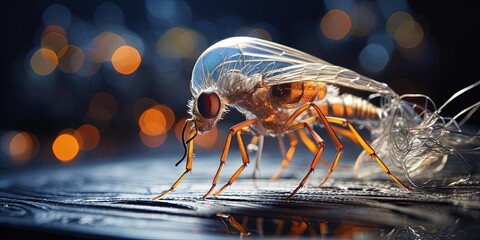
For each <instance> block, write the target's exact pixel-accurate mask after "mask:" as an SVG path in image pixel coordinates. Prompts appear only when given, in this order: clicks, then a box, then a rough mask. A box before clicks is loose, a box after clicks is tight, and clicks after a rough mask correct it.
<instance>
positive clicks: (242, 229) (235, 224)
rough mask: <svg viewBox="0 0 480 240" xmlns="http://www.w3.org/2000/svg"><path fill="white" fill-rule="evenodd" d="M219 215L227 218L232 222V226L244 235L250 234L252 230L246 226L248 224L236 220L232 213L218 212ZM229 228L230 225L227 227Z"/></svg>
mask: <svg viewBox="0 0 480 240" xmlns="http://www.w3.org/2000/svg"><path fill="white" fill-rule="evenodd" d="M217 216H218V217H221V218H225V219H227V221H228V222H229V223H230V225H232V227H234V228H235V229H237V230H238V231H239V232H240V233H241V234H242V235H243V236H247V237H248V236H250V232H249V231H248V229H247V228H246V227H245V226H246V224H241V223H239V222H237V220H235V218H234V217H233V216H232V215H230V214H228V213H217ZM222 221H223V220H222ZM225 226H226V225H225ZM227 230H228V227H227ZM227 232H228V231H227Z"/></svg>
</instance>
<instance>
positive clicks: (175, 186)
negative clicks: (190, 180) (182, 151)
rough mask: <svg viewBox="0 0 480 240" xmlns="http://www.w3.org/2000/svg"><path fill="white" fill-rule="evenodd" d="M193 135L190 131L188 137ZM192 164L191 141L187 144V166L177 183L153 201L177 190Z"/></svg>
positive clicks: (193, 131)
mask: <svg viewBox="0 0 480 240" xmlns="http://www.w3.org/2000/svg"><path fill="white" fill-rule="evenodd" d="M194 135H195V130H194V129H192V130H191V131H190V137H193V136H194ZM192 162H193V141H190V142H189V143H188V155H187V164H186V167H185V172H184V173H183V174H182V175H181V176H180V177H179V178H178V180H177V181H175V183H174V184H173V185H172V187H170V189H168V190H166V191H164V192H163V193H162V194H160V195H158V196H156V197H154V198H153V200H158V199H160V198H163V197H164V196H165V195H167V194H169V193H170V192H171V191H173V190H174V189H175V188H177V186H178V184H180V182H181V181H182V180H183V178H185V176H186V175H187V173H189V172H190V171H192Z"/></svg>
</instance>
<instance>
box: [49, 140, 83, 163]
mask: <svg viewBox="0 0 480 240" xmlns="http://www.w3.org/2000/svg"><path fill="white" fill-rule="evenodd" d="M79 149H80V146H79V144H78V142H77V139H76V138H75V137H74V136H73V135H72V134H69V133H62V134H60V135H59V136H58V137H57V138H56V139H55V141H54V142H53V145H52V151H53V154H54V155H55V157H56V158H57V159H58V160H60V161H62V162H69V161H71V160H72V159H73V158H75V157H76V156H77V154H78V150H79Z"/></svg>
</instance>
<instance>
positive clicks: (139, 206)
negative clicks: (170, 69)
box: [0, 152, 480, 239]
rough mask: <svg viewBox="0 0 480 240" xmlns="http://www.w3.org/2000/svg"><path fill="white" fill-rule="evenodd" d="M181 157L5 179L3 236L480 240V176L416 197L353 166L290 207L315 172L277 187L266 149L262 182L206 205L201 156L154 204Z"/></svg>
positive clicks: (311, 186)
mask: <svg viewBox="0 0 480 240" xmlns="http://www.w3.org/2000/svg"><path fill="white" fill-rule="evenodd" d="M177 155H178V154H173V155H169V154H155V155H136V156H128V157H125V158H124V159H116V161H114V160H104V161H101V162H96V163H89V164H84V165H77V166H75V165H65V166H55V167H48V168H45V169H34V170H31V171H28V172H22V173H5V172H3V173H2V175H1V176H0V228H1V232H0V237H2V238H3V237H22V236H23V237H26V236H30V237H31V236H39V235H42V236H43V235H45V236H47V237H55V236H61V237H66V236H68V237H69V238H85V237H94V238H127V239H199V238H200V239H225V238H232V239H238V238H243V237H246V236H247V235H249V238H252V239H255V238H260V237H262V238H266V239H268V238H275V239H278V238H283V237H284V238H288V239H291V238H292V237H294V236H295V237H296V238H305V239H311V238H312V237H314V238H324V239H338V238H346V239H351V238H356V239H358V238H360V239H362V238H363V239H372V238H373V239H375V238H380V239H418V238H421V239H439V238H440V239H443V238H448V239H475V238H476V237H477V236H478V234H479V233H478V226H480V201H479V199H480V187H479V186H480V183H479V178H478V175H475V176H474V177H473V179H472V180H470V181H469V182H467V183H465V184H463V185H461V186H457V187H455V188H450V189H437V190H434V191H433V190H432V191H423V192H410V193H409V192H406V191H405V190H402V189H399V188H398V187H397V185H396V184H395V183H394V182H392V181H389V180H383V179H379V180H368V181H366V180H358V179H354V178H352V177H351V176H350V171H349V170H348V168H346V167H345V168H344V169H345V170H342V168H341V169H340V170H338V171H336V172H334V174H333V175H332V178H333V179H332V180H329V181H328V182H327V183H326V185H325V187H323V188H316V187H315V184H316V183H318V181H319V180H321V178H322V176H323V174H324V172H325V170H324V169H325V168H324V167H321V166H319V169H318V170H317V171H316V172H315V174H314V175H312V178H311V180H309V182H307V187H306V188H304V189H302V190H300V191H299V192H298V194H297V195H296V196H295V197H294V198H293V199H292V200H291V201H290V202H285V198H286V197H287V196H288V195H289V194H290V193H291V191H292V190H293V189H294V188H295V187H296V186H297V184H298V182H299V179H300V176H302V174H304V173H305V171H306V167H307V166H308V165H307V163H306V162H305V161H301V160H296V161H295V162H292V166H291V167H290V168H288V169H287V171H286V172H285V175H284V177H283V179H280V180H279V181H271V180H270V179H269V177H270V176H271V175H272V174H273V172H274V171H275V170H276V169H277V167H279V166H280V161H281V160H280V159H277V157H276V155H275V153H274V152H266V153H265V154H264V158H263V160H262V163H261V166H262V168H261V177H260V178H258V179H256V180H253V179H251V178H250V176H251V174H252V172H253V164H251V165H249V167H248V168H247V169H246V170H245V172H244V174H243V175H242V176H241V177H240V178H239V179H238V180H237V181H236V182H235V183H234V184H233V185H232V186H231V187H230V188H229V189H227V190H226V191H225V192H223V193H222V194H221V195H219V196H218V197H215V198H213V197H212V198H209V199H207V200H202V199H201V197H202V196H203V194H204V193H205V192H206V191H207V190H208V189H209V188H210V186H211V181H212V178H213V174H214V171H215V169H214V168H215V167H210V166H217V165H218V156H217V155H218V154H215V153H213V154H208V153H198V154H197V156H196V158H195V160H194V168H193V171H192V173H191V174H189V175H188V176H187V177H186V178H185V180H184V181H183V182H182V183H181V184H180V185H179V186H178V188H177V190H175V191H173V192H172V193H170V194H169V195H167V196H166V197H165V198H164V199H161V200H160V201H152V200H151V199H152V197H154V196H155V195H156V194H158V193H160V192H162V191H163V190H165V189H168V188H169V187H170V185H171V184H172V182H173V181H174V180H175V179H176V178H177V177H178V176H179V175H180V174H181V173H182V172H183V170H184V169H183V168H182V167H177V168H175V167H174V166H173V165H174V163H175V162H176V160H177V157H178V156H177ZM237 155H239V153H238V152H233V153H232V154H231V157H230V158H229V160H228V162H227V166H226V167H225V169H224V172H222V176H221V177H220V180H219V183H220V184H221V183H224V182H225V181H226V180H227V179H228V177H229V176H230V175H231V174H233V172H234V171H235V170H236V168H238V166H239V165H240V164H241V163H240V162H241V160H240V157H239V156H237ZM307 156H308V155H307V154H305V155H302V154H299V155H298V157H297V158H299V159H302V158H304V157H307ZM308 158H310V157H309V156H308ZM32 234H35V235H32Z"/></svg>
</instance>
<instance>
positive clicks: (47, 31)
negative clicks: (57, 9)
mask: <svg viewBox="0 0 480 240" xmlns="http://www.w3.org/2000/svg"><path fill="white" fill-rule="evenodd" d="M50 33H58V34H60V35H62V36H63V38H65V39H67V32H65V29H64V28H63V27H60V26H58V25H48V26H47V27H46V28H45V29H43V31H42V34H41V35H40V39H44V38H45V37H46V36H47V35H49V34H50Z"/></svg>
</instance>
